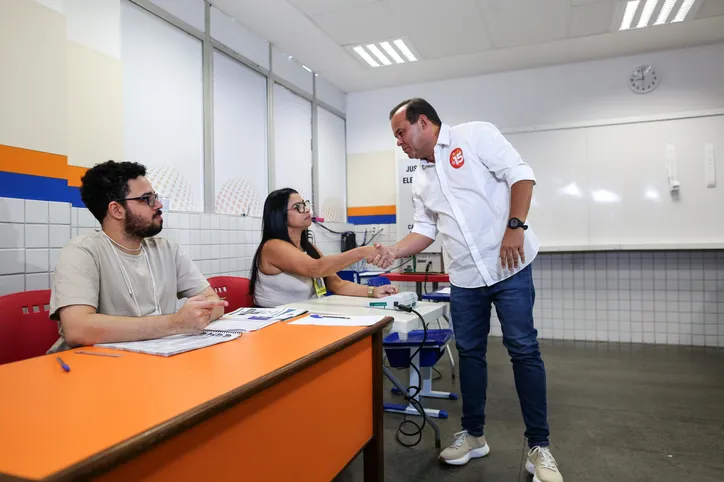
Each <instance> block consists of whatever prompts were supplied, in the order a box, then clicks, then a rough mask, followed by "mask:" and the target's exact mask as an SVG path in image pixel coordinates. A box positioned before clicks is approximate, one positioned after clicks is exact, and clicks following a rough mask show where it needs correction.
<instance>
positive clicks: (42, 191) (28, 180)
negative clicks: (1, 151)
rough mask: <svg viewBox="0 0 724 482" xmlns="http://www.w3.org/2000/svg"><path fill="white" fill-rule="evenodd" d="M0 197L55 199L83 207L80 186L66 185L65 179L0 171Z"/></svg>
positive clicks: (39, 199) (38, 199) (37, 199)
mask: <svg viewBox="0 0 724 482" xmlns="http://www.w3.org/2000/svg"><path fill="white" fill-rule="evenodd" d="M0 197H11V198H17V199H34V200H36V201H57V202H66V203H71V204H72V205H73V206H75V207H79V208H80V207H85V205H84V204H83V201H81V200H80V188H77V187H73V186H68V181H67V180H65V179H54V178H52V177H42V176H30V175H28V174H15V173H13V172H3V171H0Z"/></svg>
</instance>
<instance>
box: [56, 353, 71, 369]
mask: <svg viewBox="0 0 724 482" xmlns="http://www.w3.org/2000/svg"><path fill="white" fill-rule="evenodd" d="M55 359H56V360H58V363H60V366H62V367H63V370H65V371H66V372H69V371H70V367H69V366H68V365H66V364H65V362H64V361H63V360H61V359H60V357H59V356H58V357H55Z"/></svg>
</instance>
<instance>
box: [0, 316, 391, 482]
mask: <svg viewBox="0 0 724 482" xmlns="http://www.w3.org/2000/svg"><path fill="white" fill-rule="evenodd" d="M390 321H391V318H389V317H388V318H385V319H384V320H383V321H381V322H380V323H377V324H376V325H374V326H373V327H369V328H368V327H321V326H307V325H289V324H286V323H277V324H275V325H272V326H269V327H267V328H264V329H262V330H259V331H257V332H253V333H246V334H244V335H243V336H241V337H240V338H238V339H236V340H233V341H230V342H227V343H222V344H220V345H215V346H212V347H209V348H205V349H201V350H196V351H192V352H188V353H183V354H180V355H176V356H172V357H168V358H165V357H159V356H153V355H144V354H140V353H131V352H121V351H117V350H105V349H99V348H85V349H84V350H87V351H101V352H111V351H112V352H113V353H120V354H122V356H121V357H119V358H110V357H100V356H90V355H81V354H75V353H73V351H72V350H71V351H68V352H64V353H63V354H62V358H63V361H65V362H66V363H67V364H68V365H69V366H70V367H71V370H70V372H68V373H66V372H65V371H63V370H62V368H61V367H60V365H59V364H58V363H57V361H56V360H55V356H53V355H47V356H42V357H38V358H32V359H29V360H24V361H21V362H17V363H11V364H7V365H2V366H0V387H2V391H1V394H0V432H2V434H1V435H0V478H2V475H10V476H16V477H22V478H28V479H41V478H44V477H47V476H50V475H52V474H55V473H57V472H59V471H61V470H63V469H66V468H68V467H70V466H73V465H75V464H77V463H80V462H82V461H84V460H86V459H88V458H89V457H91V456H93V455H94V454H98V453H99V452H102V451H106V450H109V449H111V448H113V447H115V446H117V445H118V444H120V443H121V442H124V441H128V440H129V439H131V438H133V437H139V436H142V435H143V434H144V432H147V431H149V430H151V429H153V428H155V427H158V426H159V425H163V424H173V423H174V420H176V421H177V420H179V417H184V416H188V414H189V413H190V412H194V411H195V412H198V411H199V410H203V409H204V407H208V408H210V407H212V406H214V405H215V404H216V405H218V404H219V403H221V402H220V400H223V399H225V398H228V396H229V393H230V392H232V391H234V393H236V391H238V390H244V389H245V388H247V387H251V386H255V385H256V384H257V383H259V380H260V379H263V378H269V377H270V376H274V374H275V373H276V374H278V373H279V371H280V370H283V371H288V369H289V368H290V367H289V365H290V364H295V362H296V363H301V361H302V360H304V359H309V358H310V357H315V356H319V355H320V351H321V350H329V349H332V348H334V347H337V348H338V349H341V348H343V347H344V346H346V345H347V344H350V343H352V342H354V341H356V339H359V338H360V337H364V336H366V335H368V334H371V333H373V332H374V331H377V330H380V329H381V328H382V327H383V326H384V325H386V324H387V323H389V322H390ZM332 351H334V350H332ZM285 367H286V368H285Z"/></svg>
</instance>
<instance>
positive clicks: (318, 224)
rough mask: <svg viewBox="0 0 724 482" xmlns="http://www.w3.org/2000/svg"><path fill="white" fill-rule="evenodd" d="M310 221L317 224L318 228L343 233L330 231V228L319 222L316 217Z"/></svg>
mask: <svg viewBox="0 0 724 482" xmlns="http://www.w3.org/2000/svg"><path fill="white" fill-rule="evenodd" d="M312 222H313V223H314V224H316V225H317V226H319V227H320V228H322V229H326V230H327V231H329V232H330V233H334V234H344V233H340V232H339V231H332V230H331V229H329V228H328V227H327V226H325V225H324V224H322V223H320V222H319V221H317V220H316V219H313V220H312Z"/></svg>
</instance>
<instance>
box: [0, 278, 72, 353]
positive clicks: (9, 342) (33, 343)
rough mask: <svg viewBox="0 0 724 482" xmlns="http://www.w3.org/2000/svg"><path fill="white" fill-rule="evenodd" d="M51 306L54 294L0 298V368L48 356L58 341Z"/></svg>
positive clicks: (26, 293)
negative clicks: (51, 295) (50, 349)
mask: <svg viewBox="0 0 724 482" xmlns="http://www.w3.org/2000/svg"><path fill="white" fill-rule="evenodd" d="M49 303H50V290H37V291H25V292H22V293H13V294H9V295H5V296H0V365H2V364H3V363H11V362H15V361H20V360H24V359H26V358H32V357H35V356H40V355H45V353H46V352H47V351H48V349H49V348H50V347H51V346H53V343H55V342H56V341H57V340H58V337H59V335H58V324H57V323H56V322H55V321H51V319H50V313H49V310H50V308H49V306H48V304H49Z"/></svg>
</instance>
